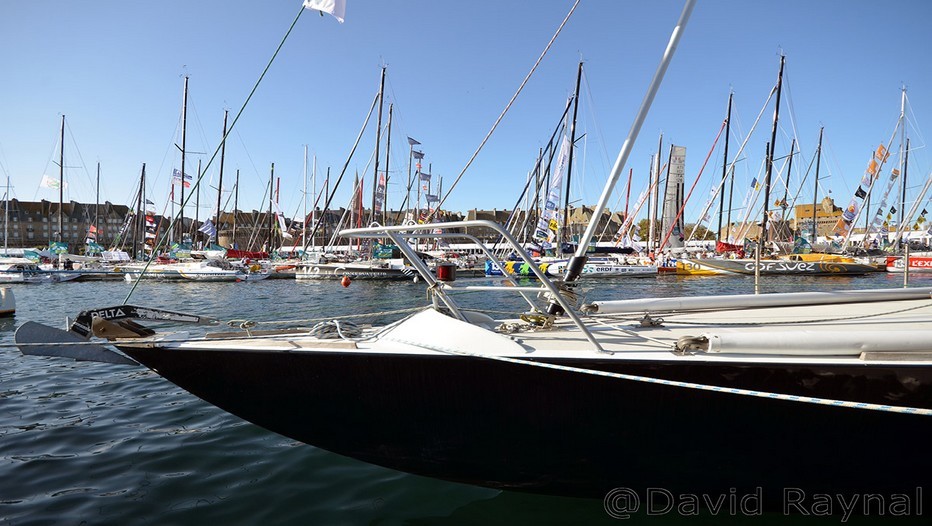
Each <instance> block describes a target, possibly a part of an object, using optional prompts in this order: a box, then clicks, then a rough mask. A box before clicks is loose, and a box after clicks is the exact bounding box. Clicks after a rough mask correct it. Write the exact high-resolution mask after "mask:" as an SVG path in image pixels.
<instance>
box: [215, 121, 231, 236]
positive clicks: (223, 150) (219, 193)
mask: <svg viewBox="0 0 932 526" xmlns="http://www.w3.org/2000/svg"><path fill="white" fill-rule="evenodd" d="M228 113H229V111H228V110H223V139H222V141H223V142H221V143H220V180H219V182H218V183H217V220H216V221H215V222H214V228H216V230H217V244H218V245H219V244H220V200H221V198H222V196H223V160H224V157H225V155H226V152H227V114H228Z"/></svg>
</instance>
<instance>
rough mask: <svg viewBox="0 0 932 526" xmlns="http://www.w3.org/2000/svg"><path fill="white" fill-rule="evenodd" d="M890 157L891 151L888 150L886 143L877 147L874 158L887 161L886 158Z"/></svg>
mask: <svg viewBox="0 0 932 526" xmlns="http://www.w3.org/2000/svg"><path fill="white" fill-rule="evenodd" d="M889 157H890V153H889V152H887V149H886V148H885V147H884V145H882V144H881V145H880V146H878V147H877V151H876V152H874V158H875V159H877V160H878V161H884V162H886V160H887V159H888V158H889Z"/></svg>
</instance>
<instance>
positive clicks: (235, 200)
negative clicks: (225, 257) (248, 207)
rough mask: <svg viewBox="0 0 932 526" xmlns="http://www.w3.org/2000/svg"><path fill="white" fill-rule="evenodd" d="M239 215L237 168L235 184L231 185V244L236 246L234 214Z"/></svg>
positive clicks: (237, 170)
mask: <svg viewBox="0 0 932 526" xmlns="http://www.w3.org/2000/svg"><path fill="white" fill-rule="evenodd" d="M238 213H239V168H237V169H236V182H235V183H234V184H233V240H232V241H231V244H232V245H233V246H234V247H235V246H236V214H238Z"/></svg>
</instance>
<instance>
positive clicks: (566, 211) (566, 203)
mask: <svg viewBox="0 0 932 526" xmlns="http://www.w3.org/2000/svg"><path fill="white" fill-rule="evenodd" d="M582 65H583V63H582V61H579V68H578V69H577V70H576V94H575V95H574V96H573V121H572V123H571V124H570V154H569V160H568V161H567V162H566V196H565V197H564V198H563V228H562V229H561V230H560V239H558V240H557V254H561V255H562V254H563V241H564V239H566V227H567V225H569V216H570V178H571V177H572V175H573V151H574V150H575V149H576V148H575V146H576V115H577V113H578V111H579V83H580V81H581V80H582Z"/></svg>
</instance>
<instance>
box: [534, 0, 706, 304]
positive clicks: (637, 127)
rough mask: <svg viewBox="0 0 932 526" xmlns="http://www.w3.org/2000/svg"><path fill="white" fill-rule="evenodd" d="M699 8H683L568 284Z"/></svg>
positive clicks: (582, 241)
mask: <svg viewBox="0 0 932 526" xmlns="http://www.w3.org/2000/svg"><path fill="white" fill-rule="evenodd" d="M695 6H696V3H695V1H694V0H687V1H686V5H685V6H683V11H682V13H681V14H680V18H679V20H677V23H676V27H675V28H674V29H673V34H671V35H670V40H669V42H668V43H667V47H666V49H665V50H664V53H663V58H662V59H661V60H660V64H659V65H658V66H657V71H656V72H654V76H653V78H652V79H651V82H650V85H649V86H648V88H647V93H646V94H645V95H644V100H643V102H642V103H641V107H640V108H638V112H637V115H636V116H635V118H634V122H633V123H632V124H631V129H630V131H629V132H628V136H627V138H626V139H625V142H624V143H623V144H622V146H621V150H620V151H619V152H618V157H617V158H616V159H615V164H614V165H613V166H612V171H611V174H610V175H609V178H608V181H607V182H606V183H605V188H603V189H602V195H601V196H600V197H599V201H598V203H597V204H596V206H595V209H594V210H593V213H592V219H591V220H590V221H589V224H588V225H587V226H586V231H585V232H584V233H583V235H582V238H581V239H580V240H579V245H578V246H577V247H576V254H574V256H573V258H572V259H571V260H570V263H569V265H567V269H566V274H565V276H564V281H566V282H572V281H576V279H577V278H578V277H579V275H580V274H581V273H582V269H583V266H584V265H585V264H586V249H587V248H588V246H589V242H590V241H591V240H592V238H593V237H594V236H595V231H596V229H597V228H598V226H599V219H600V218H601V217H602V212H603V211H605V209H606V208H607V207H608V200H609V199H610V198H611V196H612V191H613V190H614V189H615V184H616V183H617V182H618V178H619V177H621V171H622V170H623V169H624V167H625V164H626V163H627V162H628V156H629V155H631V150H632V149H633V148H634V143H635V141H636V140H637V137H638V134H639V133H640V131H641V126H643V125H644V120H645V119H647V113H648V112H649V111H650V106H651V104H652V103H653V101H654V97H655V96H656V95H657V91H658V90H659V89H660V84H661V82H662V80H663V76H664V74H665V73H666V71H667V67H668V66H669V65H670V61H671V60H673V53H674V51H676V46H677V45H678V44H679V41H680V38H681V37H682V35H683V31H684V30H685V29H686V23H687V22H688V21H689V17H690V15H691V14H692V11H693V8H694V7H695ZM561 311H562V309H561V308H560V307H559V305H557V304H555V303H551V304H550V306H549V308H548V312H549V313H550V314H558V313H561Z"/></svg>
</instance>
